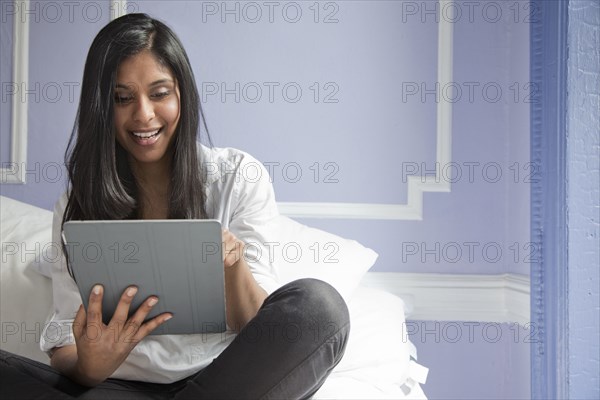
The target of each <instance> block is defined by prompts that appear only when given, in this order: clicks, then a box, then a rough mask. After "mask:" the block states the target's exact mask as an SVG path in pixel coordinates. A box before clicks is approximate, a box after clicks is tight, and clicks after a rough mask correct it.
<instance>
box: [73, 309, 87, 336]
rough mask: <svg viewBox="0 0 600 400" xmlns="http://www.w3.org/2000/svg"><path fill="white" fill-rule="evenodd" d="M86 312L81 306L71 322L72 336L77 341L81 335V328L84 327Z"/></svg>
mask: <svg viewBox="0 0 600 400" xmlns="http://www.w3.org/2000/svg"><path fill="white" fill-rule="evenodd" d="M85 319H86V312H85V307H84V306H83V304H81V305H80V306H79V310H77V314H76V315H75V320H74V321H73V335H74V336H75V339H76V340H77V339H79V338H80V337H81V335H83V328H84V327H85V325H86V323H85Z"/></svg>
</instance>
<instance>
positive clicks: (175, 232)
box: [63, 220, 226, 335]
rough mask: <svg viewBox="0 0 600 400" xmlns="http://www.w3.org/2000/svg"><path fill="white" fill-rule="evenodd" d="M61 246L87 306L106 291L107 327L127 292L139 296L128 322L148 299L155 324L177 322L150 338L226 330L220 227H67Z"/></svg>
mask: <svg viewBox="0 0 600 400" xmlns="http://www.w3.org/2000/svg"><path fill="white" fill-rule="evenodd" d="M63 229H64V230H63V241H64V243H65V246H66V251H67V254H68V257H69V262H70V265H71V268H72V271H73V275H74V278H75V281H76V282H77V286H78V288H79V291H80V293H81V298H82V300H83V304H84V306H85V307H86V308H87V306H88V298H89V295H90V292H91V290H92V288H93V286H94V285H96V284H98V283H99V284H102V285H103V286H104V297H103V300H102V316H103V321H104V323H105V324H108V323H109V321H110V319H111V318H112V315H113V313H114V311H115V309H116V307H117V304H118V302H119V299H120V298H121V295H122V294H123V292H124V290H125V289H126V288H127V287H129V286H131V285H135V286H137V287H138V292H137V294H136V295H135V297H134V299H133V302H132V304H131V307H130V310H129V315H130V316H131V315H133V313H134V312H135V310H136V309H137V308H138V307H139V305H140V304H141V303H142V302H143V301H144V300H145V299H147V298H148V297H149V296H151V295H156V296H157V297H158V298H159V301H158V304H156V305H155V306H154V308H153V310H152V311H151V312H150V314H148V316H147V319H150V318H152V317H154V316H156V315H158V314H161V313H163V312H171V313H173V318H171V319H170V320H169V321H167V322H165V323H163V324H161V325H160V326H159V327H158V328H156V329H155V330H154V331H152V333H151V334H154V335H160V334H193V333H220V332H224V331H225V330H226V324H225V288H224V271H223V257H222V250H221V239H222V237H221V224H220V222H219V221H216V220H133V221H132V220H128V221H68V222H65V224H64V226H63Z"/></svg>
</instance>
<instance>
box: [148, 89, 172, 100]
mask: <svg viewBox="0 0 600 400" xmlns="http://www.w3.org/2000/svg"><path fill="white" fill-rule="evenodd" d="M170 94H171V92H170V91H168V90H165V91H163V92H158V93H154V94H152V95H151V97H152V98H153V99H157V100H160V99H162V98H165V97H167V96H168V95H170Z"/></svg>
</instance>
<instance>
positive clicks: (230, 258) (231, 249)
mask: <svg viewBox="0 0 600 400" xmlns="http://www.w3.org/2000/svg"><path fill="white" fill-rule="evenodd" d="M222 242H223V265H224V267H225V268H226V269H227V268H229V267H232V266H234V265H236V264H237V263H238V261H240V259H241V258H242V257H243V256H244V242H242V241H241V240H239V239H238V238H237V237H235V235H234V234H233V233H231V232H230V231H229V230H227V229H223V234H222Z"/></svg>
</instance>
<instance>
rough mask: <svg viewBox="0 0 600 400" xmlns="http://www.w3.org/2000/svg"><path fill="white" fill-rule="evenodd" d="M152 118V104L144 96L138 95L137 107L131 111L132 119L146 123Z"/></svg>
mask: <svg viewBox="0 0 600 400" xmlns="http://www.w3.org/2000/svg"><path fill="white" fill-rule="evenodd" d="M152 119H154V105H153V104H152V101H151V100H150V99H149V98H148V97H146V96H140V98H139V101H138V102H137V107H136V108H135V110H134V112H133V120H134V121H136V122H142V123H146V122H149V121H151V120H152Z"/></svg>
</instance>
